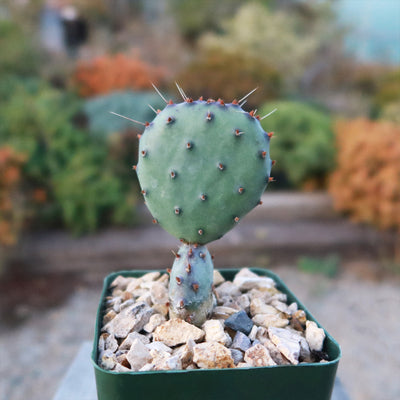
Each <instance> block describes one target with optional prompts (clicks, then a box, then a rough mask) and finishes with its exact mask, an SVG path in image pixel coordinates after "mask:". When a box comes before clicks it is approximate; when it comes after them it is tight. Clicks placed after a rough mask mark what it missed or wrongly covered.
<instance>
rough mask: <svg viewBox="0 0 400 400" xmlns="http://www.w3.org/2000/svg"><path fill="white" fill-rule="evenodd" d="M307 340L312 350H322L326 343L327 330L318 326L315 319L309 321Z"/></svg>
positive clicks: (307, 323)
mask: <svg viewBox="0 0 400 400" xmlns="http://www.w3.org/2000/svg"><path fill="white" fill-rule="evenodd" d="M306 340H307V342H308V345H309V346H310V349H311V350H315V351H321V350H322V348H323V345H324V340H325V332H324V330H323V329H322V328H318V326H317V324H316V323H315V322H314V321H307V322H306Z"/></svg>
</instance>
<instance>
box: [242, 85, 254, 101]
mask: <svg viewBox="0 0 400 400" xmlns="http://www.w3.org/2000/svg"><path fill="white" fill-rule="evenodd" d="M257 89H258V86H257V87H256V88H254V89H253V90H252V91H251V92H249V93H247V94H246V96H244V97H242V98H241V99H240V100H239V104H240V103H241V102H242V101H244V100H246V99H247V98H248V97H249V96H250V95H251V94H253V93H254V92H255V91H256V90H257Z"/></svg>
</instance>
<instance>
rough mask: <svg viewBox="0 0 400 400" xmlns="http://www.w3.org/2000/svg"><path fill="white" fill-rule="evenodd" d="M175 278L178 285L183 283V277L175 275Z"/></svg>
mask: <svg viewBox="0 0 400 400" xmlns="http://www.w3.org/2000/svg"><path fill="white" fill-rule="evenodd" d="M175 280H176V283H177V284H178V285H181V284H182V279H181V278H180V277H179V276H177V277H175Z"/></svg>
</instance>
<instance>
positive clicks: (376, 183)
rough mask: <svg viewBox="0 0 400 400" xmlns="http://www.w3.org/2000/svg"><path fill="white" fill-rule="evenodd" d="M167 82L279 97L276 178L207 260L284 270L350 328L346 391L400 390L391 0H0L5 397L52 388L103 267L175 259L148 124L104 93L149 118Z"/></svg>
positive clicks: (203, 90) (91, 311) (399, 184)
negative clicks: (150, 156)
mask: <svg viewBox="0 0 400 400" xmlns="http://www.w3.org/2000/svg"><path fill="white" fill-rule="evenodd" d="M175 82H178V83H179V85H180V86H182V87H183V89H184V90H185V92H186V93H187V94H188V95H189V96H190V97H193V98H197V97H199V96H204V97H205V98H209V97H211V98H216V99H218V98H223V99H224V100H225V101H226V102H231V101H232V100H233V99H235V98H236V99H240V98H242V97H243V96H244V95H246V94H247V93H248V92H250V91H251V90H252V89H254V88H255V87H258V90H257V91H255V92H254V93H253V94H252V95H251V96H250V97H249V99H248V101H247V103H246V105H245V106H244V108H245V109H246V110H248V111H250V110H252V109H257V110H258V111H257V113H258V114H260V115H261V116H263V115H265V114H267V113H269V112H270V111H272V110H273V109H275V108H277V111H276V112H275V113H273V114H272V115H270V116H269V117H268V118H265V119H264V120H262V125H263V128H264V129H265V130H266V131H268V132H269V131H273V132H274V133H275V135H274V137H273V139H272V141H271V149H270V151H271V158H272V159H276V160H277V163H276V165H275V166H274V168H273V176H274V177H275V180H276V181H275V182H273V183H271V184H270V185H269V186H268V188H267V191H266V193H265V195H264V196H263V204H262V206H260V207H258V208H257V209H255V210H254V211H252V212H251V213H250V214H249V215H248V217H246V218H245V219H244V221H243V222H241V223H240V225H239V226H238V227H237V228H235V230H233V231H231V232H230V233H228V234H227V235H226V236H225V237H224V238H222V239H221V240H219V241H217V242H214V243H212V244H210V250H211V251H212V252H213V253H214V254H215V256H216V257H215V265H216V266H217V267H227V266H242V265H257V266H261V267H267V268H270V269H273V270H274V271H275V272H277V273H278V274H279V275H281V276H282V277H283V278H284V279H285V280H286V281H287V283H288V285H289V287H290V288H291V289H292V290H293V291H294V292H295V293H297V294H298V295H299V297H300V299H301V300H303V301H304V302H305V304H306V305H309V309H310V310H311V312H313V313H314V314H315V316H316V318H317V319H318V320H319V321H320V322H321V323H322V324H323V325H324V326H325V327H326V328H327V329H328V331H329V332H330V333H331V334H332V335H333V336H334V337H335V338H336V339H337V340H338V341H339V343H340V344H341V345H342V348H343V352H344V356H343V360H342V362H341V365H340V367H339V377H340V379H341V381H342V382H343V383H344V385H345V388H346V391H347V393H348V395H349V398H351V399H363V400H364V399H378V398H379V399H382V400H384V399H395V398H400V386H399V382H398V379H397V378H396V375H395V371H396V370H397V371H399V369H400V358H399V355H398V351H396V352H395V351H394V348H395V347H396V346H397V349H398V346H399V344H400V343H399V337H400V325H399V322H398V320H397V318H396V315H397V313H398V309H399V306H400V294H399V293H400V290H399V289H400V240H399V231H400V3H399V2H398V1H397V0H331V1H329V0H311V1H305V0H248V1H244V0H242V1H239V0H219V1H208V0H204V1H198V0H196V1H194V0H185V1H181V0H146V1H145V0H47V1H45V0H2V1H1V3H0V301H1V303H0V316H1V325H0V341H1V346H0V352H1V357H0V358H1V362H0V398H1V399H7V400H17V399H26V398H29V399H33V400H34V399H47V398H49V399H50V398H51V397H52V396H53V394H54V393H55V391H56V389H57V386H58V384H59V382H60V380H61V378H62V376H63V375H64V373H65V371H66V369H67V368H68V365H69V363H70V362H71V360H72V359H73V357H74V354H75V353H76V351H77V349H78V348H79V345H80V344H81V343H82V341H84V340H90V339H91V336H92V334H93V325H94V318H95V310H96V306H97V301H98V299H99V296H100V288H101V281H102V279H103V277H104V276H105V275H106V274H107V273H109V272H111V271H115V270H121V269H132V268H134V269H157V268H166V267H167V266H169V265H170V264H171V263H172V260H173V256H172V253H171V249H176V248H177V246H178V244H179V242H178V241H177V240H175V239H174V238H173V237H170V235H168V234H167V233H165V232H164V231H162V229H161V228H160V227H158V226H154V225H152V224H151V220H152V217H151V216H150V214H149V213H148V212H147V211H146V209H145V207H144V206H143V201H142V199H141V195H140V190H139V187H138V182H137V179H136V175H135V173H134V171H132V165H134V164H136V161H137V160H136V157H137V156H136V152H137V145H138V140H137V135H138V134H140V133H141V131H142V129H141V126H140V125H135V124H133V123H130V122H129V121H126V120H123V119H119V118H117V117H115V116H112V115H110V114H109V111H114V112H116V113H119V114H122V115H126V116H127V117H130V118H134V119H136V120H139V121H150V120H152V119H153V117H154V112H153V111H152V109H151V108H150V107H149V106H148V104H150V105H151V106H152V107H154V108H155V109H157V108H162V107H163V104H164V102H163V100H162V99H161V97H160V96H158V94H157V93H156V92H155V90H154V89H153V87H152V85H151V83H154V84H155V85H156V86H157V87H158V88H159V90H160V91H161V92H162V93H163V95H164V96H165V97H166V98H168V99H169V98H171V99H173V100H174V101H179V94H178V91H177V90H176V88H175ZM378 362H379V371H378V370H377V363H378Z"/></svg>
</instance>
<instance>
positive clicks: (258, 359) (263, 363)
mask: <svg viewBox="0 0 400 400" xmlns="http://www.w3.org/2000/svg"><path fill="white" fill-rule="evenodd" d="M244 361H245V362H246V363H247V364H250V365H251V366H252V367H267V366H269V365H276V363H275V361H274V360H273V359H272V357H271V356H270V354H269V352H268V350H267V349H266V348H265V347H264V346H263V345H262V344H256V345H254V346H252V347H250V348H249V349H248V350H247V351H246V352H245V353H244Z"/></svg>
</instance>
